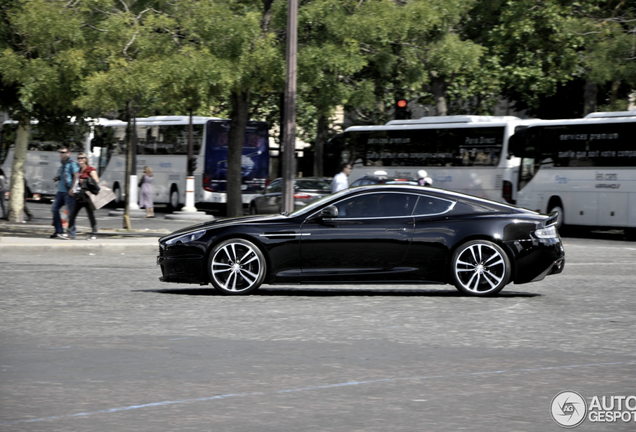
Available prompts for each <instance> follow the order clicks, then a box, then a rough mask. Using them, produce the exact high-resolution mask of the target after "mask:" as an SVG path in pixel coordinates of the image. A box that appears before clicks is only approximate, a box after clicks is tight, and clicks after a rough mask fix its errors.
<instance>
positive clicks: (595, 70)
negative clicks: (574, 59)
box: [569, 0, 636, 114]
mask: <svg viewBox="0 0 636 432" xmlns="http://www.w3.org/2000/svg"><path fill="white" fill-rule="evenodd" d="M573 15H574V16H575V17H576V18H577V19H576V21H575V22H574V23H572V25H571V26H570V29H569V30H570V31H571V32H572V33H573V34H576V35H578V36H580V37H581V38H582V40H583V44H582V45H583V47H582V49H581V50H580V52H579V55H580V60H581V68H582V70H583V72H582V73H583V75H584V79H585V92H584V112H583V114H588V113H590V112H593V111H596V110H597V108H598V107H597V94H598V89H599V87H601V88H602V87H606V86H608V87H609V89H610V91H609V98H608V100H607V105H606V107H607V108H608V109H610V110H621V109H625V106H626V105H627V103H626V101H623V102H622V103H621V102H619V91H620V89H621V87H626V88H627V89H629V91H630V92H631V91H632V90H633V89H634V88H635V87H636V62H635V60H636V5H635V4H634V2H631V1H625V0H603V1H601V0H588V1H582V2H580V3H577V5H576V6H575V7H574V8H573Z"/></svg>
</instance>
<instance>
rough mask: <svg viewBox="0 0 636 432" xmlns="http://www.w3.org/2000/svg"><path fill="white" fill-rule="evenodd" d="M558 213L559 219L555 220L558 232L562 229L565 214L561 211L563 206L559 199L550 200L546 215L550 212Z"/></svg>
mask: <svg viewBox="0 0 636 432" xmlns="http://www.w3.org/2000/svg"><path fill="white" fill-rule="evenodd" d="M555 211H556V212H559V217H558V219H557V223H556V227H557V229H558V230H560V229H561V228H563V227H564V223H563V220H564V217H565V212H564V211H563V204H561V200H560V199H559V198H552V199H550V203H549V204H548V214H550V213H552V212H555Z"/></svg>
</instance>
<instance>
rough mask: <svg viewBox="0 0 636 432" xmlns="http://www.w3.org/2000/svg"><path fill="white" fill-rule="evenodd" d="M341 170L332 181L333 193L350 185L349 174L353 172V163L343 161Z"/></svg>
mask: <svg viewBox="0 0 636 432" xmlns="http://www.w3.org/2000/svg"><path fill="white" fill-rule="evenodd" d="M340 169H341V171H340V172H339V173H338V174H336V175H335V176H334V178H333V180H332V181H331V193H336V192H338V191H341V190H343V189H347V188H348V187H349V180H348V179H347V177H349V174H351V164H348V163H343V164H342V165H341V166H340Z"/></svg>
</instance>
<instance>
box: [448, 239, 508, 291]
mask: <svg viewBox="0 0 636 432" xmlns="http://www.w3.org/2000/svg"><path fill="white" fill-rule="evenodd" d="M510 273H511V269H510V260H509V259H508V256H507V255H506V253H505V252H504V250H503V249H501V247H499V246H498V245H496V244H495V243H493V242H490V241H488V240H473V241H469V242H467V243H465V244H463V245H461V246H460V247H459V248H458V249H457V250H456V251H455V253H453V257H452V259H451V275H452V279H453V284H454V285H455V287H456V288H457V289H458V290H459V291H461V292H463V293H465V294H469V295H473V296H487V295H494V294H497V293H498V292H499V291H501V290H502V289H503V287H504V286H506V284H507V283H508V281H509V280H510Z"/></svg>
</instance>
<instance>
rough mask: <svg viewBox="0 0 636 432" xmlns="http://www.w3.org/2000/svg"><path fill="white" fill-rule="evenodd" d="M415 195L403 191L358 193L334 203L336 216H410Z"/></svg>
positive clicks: (348, 217)
mask: <svg viewBox="0 0 636 432" xmlns="http://www.w3.org/2000/svg"><path fill="white" fill-rule="evenodd" d="M417 198H418V197H417V195H411V194H404V193H371V194H365V195H358V196H356V197H353V198H349V199H346V200H344V201H341V202H339V203H337V204H336V207H338V218H339V219H340V218H346V219H355V218H382V217H403V216H410V215H411V214H412V213H413V209H414V208H415V205H416V203H417Z"/></svg>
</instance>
